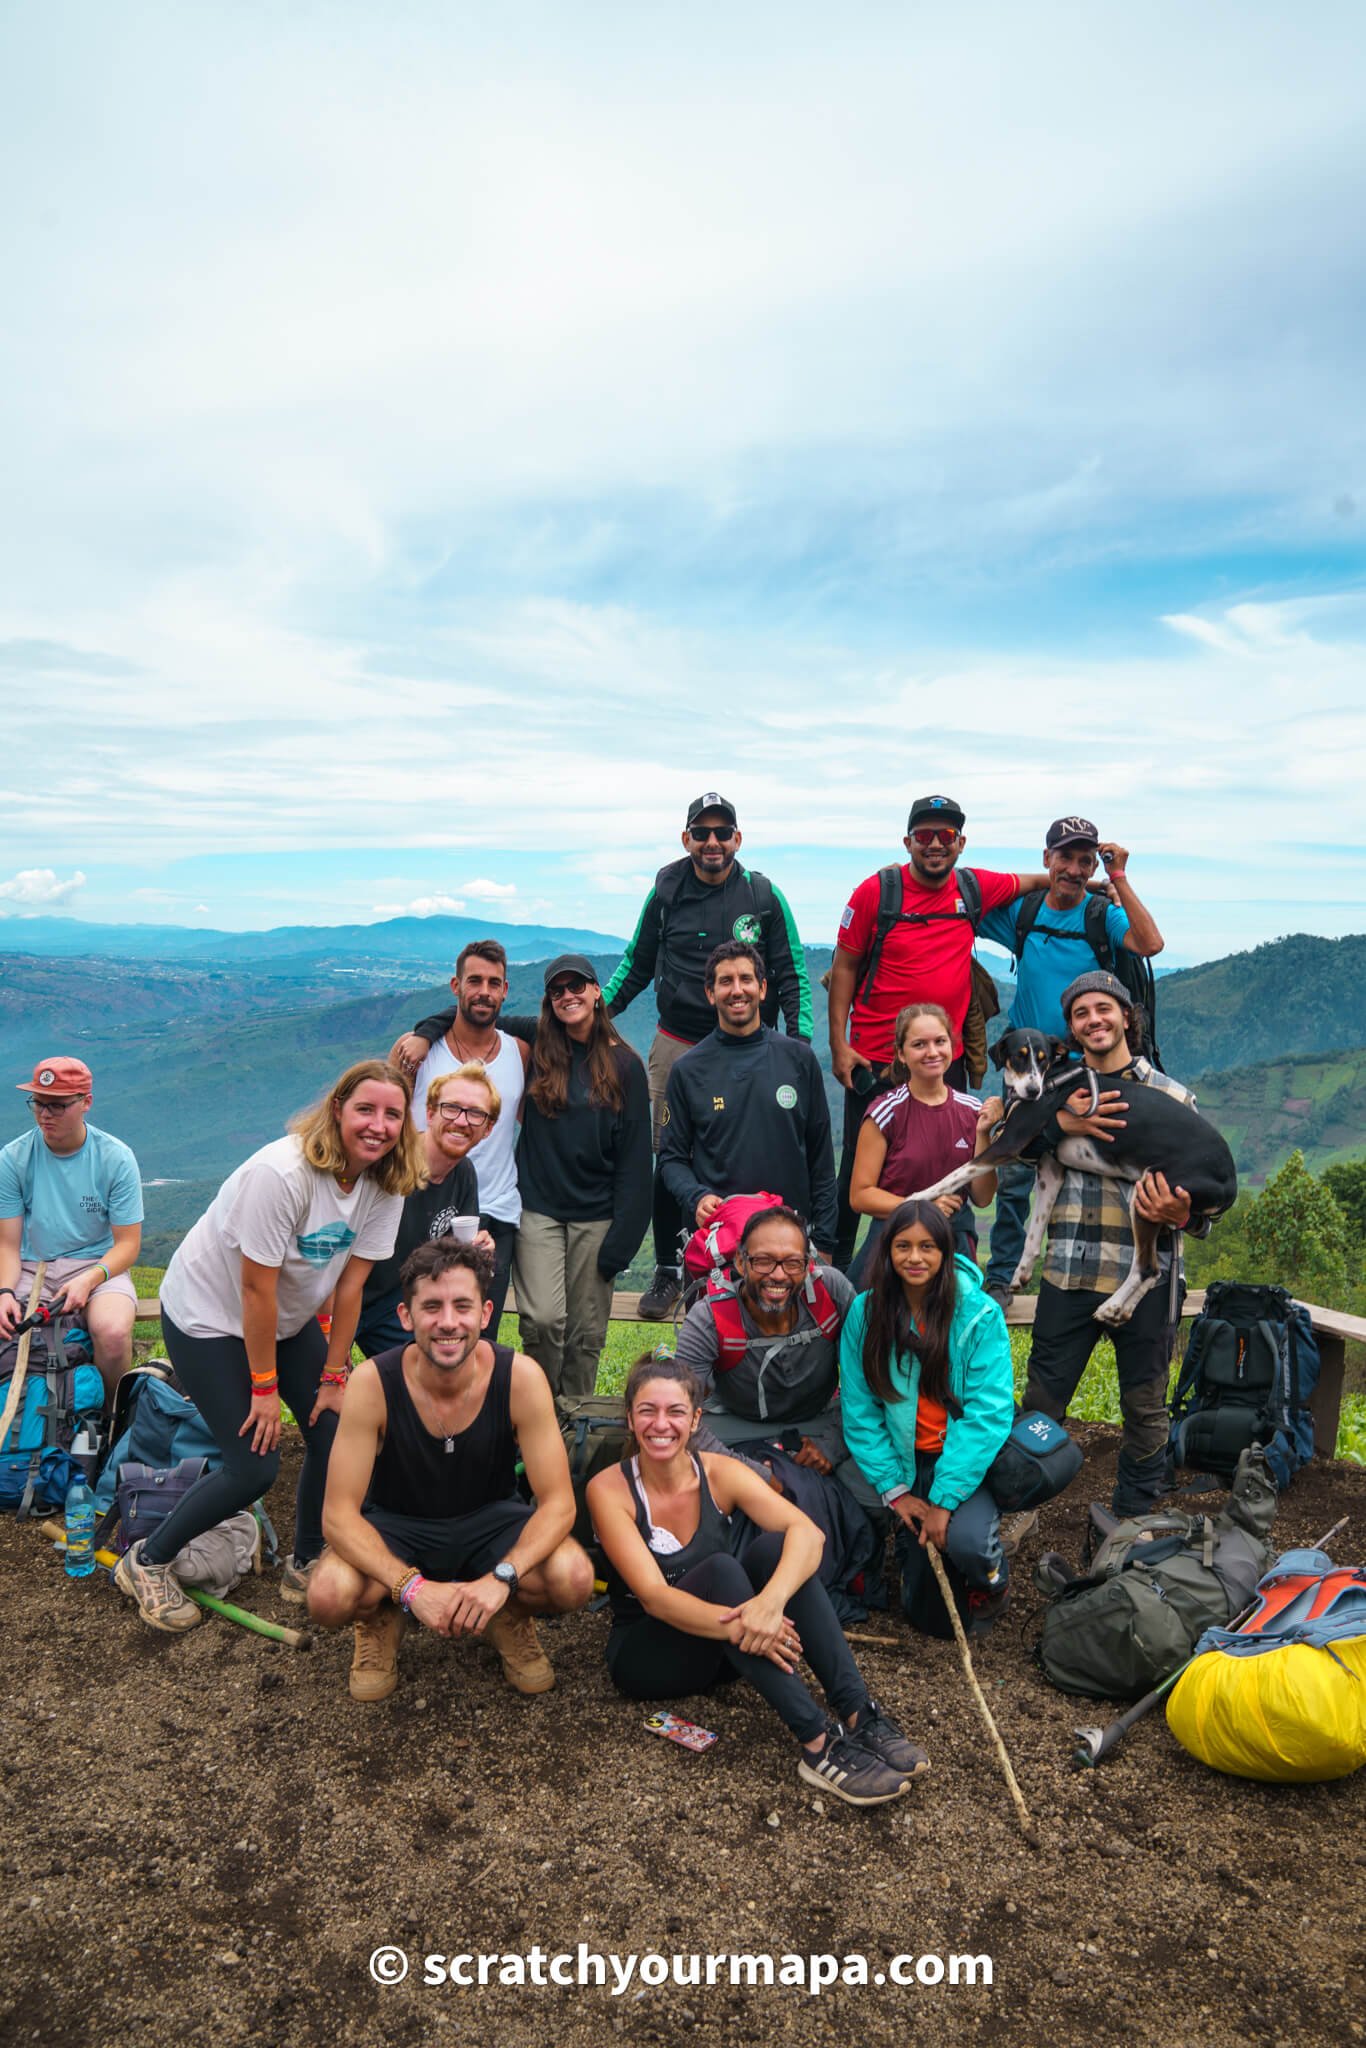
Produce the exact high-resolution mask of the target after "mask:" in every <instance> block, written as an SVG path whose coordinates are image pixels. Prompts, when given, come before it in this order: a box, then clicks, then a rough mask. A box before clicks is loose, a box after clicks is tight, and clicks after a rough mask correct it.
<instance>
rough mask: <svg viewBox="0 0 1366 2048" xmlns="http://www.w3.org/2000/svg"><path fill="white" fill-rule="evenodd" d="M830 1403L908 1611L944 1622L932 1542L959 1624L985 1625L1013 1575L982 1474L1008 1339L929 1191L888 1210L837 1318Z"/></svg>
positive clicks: (1002, 1414)
mask: <svg viewBox="0 0 1366 2048" xmlns="http://www.w3.org/2000/svg"><path fill="white" fill-rule="evenodd" d="M840 1406H841V1412H842V1416H843V1423H844V1438H845V1442H846V1444H847V1445H848V1447H849V1450H850V1452H851V1453H852V1454H853V1457H854V1458H855V1460H856V1461H857V1463H858V1465H859V1467H860V1469H861V1470H862V1472H863V1474H864V1476H865V1478H866V1479H867V1480H868V1481H869V1483H870V1484H871V1485H873V1486H875V1487H876V1488H877V1490H878V1492H879V1493H880V1494H881V1496H882V1498H883V1501H884V1502H885V1503H886V1505H887V1507H888V1508H889V1509H890V1510H891V1512H892V1514H893V1515H894V1516H895V1517H896V1523H897V1529H896V1542H897V1555H898V1558H899V1560H900V1564H901V1597H902V1603H903V1605H904V1607H905V1609H906V1613H907V1616H908V1618H909V1619H910V1620H912V1621H913V1622H914V1623H915V1624H916V1625H917V1626H919V1627H926V1626H927V1625H928V1626H929V1628H930V1630H931V1632H933V1633H936V1634H943V1633H947V1626H946V1624H947V1617H945V1616H943V1615H942V1612H941V1611H939V1610H940V1603H939V1602H938V1601H937V1600H936V1599H935V1598H934V1597H933V1588H932V1584H929V1583H927V1582H928V1580H929V1574H928V1572H927V1570H926V1566H925V1560H924V1557H923V1556H922V1554H921V1553H922V1552H923V1550H924V1548H925V1546H926V1545H927V1544H930V1543H932V1544H933V1545H934V1547H935V1549H936V1550H938V1551H940V1552H942V1553H943V1555H944V1557H945V1560H946V1562H947V1564H948V1567H949V1578H950V1583H952V1584H953V1585H954V1588H955V1591H956V1592H959V1593H960V1594H961V1593H962V1592H963V1591H964V1590H966V1595H967V1601H966V1604H967V1610H968V1626H969V1629H970V1630H972V1631H975V1632H977V1633H980V1632H981V1631H982V1630H984V1629H986V1628H989V1627H990V1626H991V1623H992V1622H993V1621H994V1620H995V1619H996V1617H997V1615H998V1614H999V1613H1000V1612H1001V1611H1002V1609H1003V1608H1004V1606H1005V1604H1006V1599H1007V1579H1008V1576H1009V1571H1008V1567H1007V1565H1006V1561H1005V1557H1004V1556H1003V1554H1002V1550H1001V1529H1000V1516H999V1514H998V1513H997V1508H996V1503H995V1501H994V1500H993V1499H992V1496H991V1494H990V1492H989V1491H988V1490H987V1487H986V1485H985V1480H986V1475H987V1471H988V1468H989V1467H990V1465H991V1463H992V1460H993V1459H994V1458H995V1457H996V1454H997V1453H998V1451H999V1450H1000V1449H1001V1447H1002V1445H1003V1444H1004V1443H1005V1440H1006V1438H1007V1436H1008V1435H1009V1434H1010V1428H1011V1424H1012V1423H1013V1421H1014V1419H1015V1399H1014V1382H1013V1377H1012V1372H1011V1362H1010V1338H1009V1335H1008V1334H1007V1331H1006V1322H1005V1317H1004V1315H1003V1314H1002V1313H1001V1310H1000V1308H999V1307H998V1306H997V1304H996V1303H995V1302H994V1301H993V1300H992V1299H991V1297H990V1296H989V1295H987V1294H986V1293H984V1292H983V1288H982V1277H981V1274H980V1272H979V1271H978V1269H977V1267H976V1265H975V1264H974V1263H973V1262H972V1261H971V1260H970V1259H965V1258H955V1256H954V1246H953V1233H952V1230H951V1229H950V1226H949V1224H948V1222H947V1220H946V1219H945V1217H944V1216H942V1215H941V1214H940V1212H939V1210H938V1209H937V1208H936V1207H935V1206H934V1204H933V1203H932V1202H917V1201H908V1202H903V1203H902V1204H901V1207H900V1208H899V1209H897V1210H896V1211H895V1213H894V1214H893V1215H892V1216H890V1217H889V1218H888V1220H887V1228H886V1231H885V1233H884V1235H883V1237H882V1239H881V1242H880V1243H879V1245H878V1247H877V1250H876V1252H875V1254H874V1258H873V1265H872V1272H871V1278H870V1285H869V1288H868V1291H867V1293H866V1294H861V1295H859V1297H858V1299H857V1300H856V1301H855V1302H854V1304H853V1306H852V1307H851V1309H850V1311H849V1314H848V1316H847V1317H846V1319H845V1324H844V1334H843V1337H842V1339H841V1343H840Z"/></svg>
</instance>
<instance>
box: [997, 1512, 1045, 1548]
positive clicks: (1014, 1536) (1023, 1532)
mask: <svg viewBox="0 0 1366 2048" xmlns="http://www.w3.org/2000/svg"><path fill="white" fill-rule="evenodd" d="M1038 1526H1039V1510H1038V1509H1037V1508H1023V1509H1022V1510H1021V1511H1020V1513H1019V1514H1017V1515H1002V1517H1001V1550H1002V1553H1003V1555H1004V1556H1006V1557H1014V1555H1015V1553H1016V1551H1017V1550H1018V1549H1019V1547H1020V1545H1021V1544H1022V1543H1023V1542H1024V1540H1025V1537H1026V1536H1032V1535H1033V1534H1034V1531H1035V1530H1036V1529H1037V1528H1038Z"/></svg>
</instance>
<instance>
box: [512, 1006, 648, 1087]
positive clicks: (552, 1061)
mask: <svg viewBox="0 0 1366 2048" xmlns="http://www.w3.org/2000/svg"><path fill="white" fill-rule="evenodd" d="M622 1052H625V1053H627V1054H628V1055H629V1057H630V1058H631V1059H635V1058H636V1057H637V1055H636V1054H635V1053H634V1052H632V1050H631V1048H630V1046H629V1045H627V1044H626V1041H625V1040H624V1039H623V1038H622V1036H621V1034H620V1033H619V1032H618V1030H617V1028H616V1026H615V1025H614V1024H613V1022H612V1020H611V1018H610V1017H609V1016H608V1014H607V1006H606V1004H605V1003H604V1002H603V1000H602V990H601V989H599V990H598V996H597V1001H596V1002H595V1003H594V1005H593V1022H592V1025H591V1027H590V1029H589V1033H588V1100H589V1101H590V1102H591V1103H592V1104H593V1106H594V1107H595V1108H596V1109H613V1110H616V1109H620V1108H621V1106H622V1104H623V1103H624V1102H625V1100H626V1090H625V1088H624V1087H623V1085H622V1079H621V1067H620V1064H619V1061H620V1055H621V1053H622ZM573 1057H574V1040H573V1039H572V1038H571V1037H570V1036H569V1033H568V1032H567V1031H566V1030H565V1028H564V1026H563V1024H561V1022H560V1020H559V1018H558V1017H557V1016H556V1015H555V1006H554V1004H553V1003H552V1002H551V1000H550V997H549V996H543V997H542V999H541V1018H540V1022H539V1023H538V1024H537V1026H536V1049H535V1051H534V1052H533V1053H532V1055H531V1086H530V1088H529V1089H528V1090H527V1093H528V1094H529V1095H530V1097H531V1099H532V1101H533V1102H534V1103H535V1105H536V1107H537V1109H539V1110H540V1112H541V1115H542V1116H558V1115H559V1114H560V1111H561V1110H562V1109H563V1108H564V1106H565V1103H566V1102H567V1101H568V1099H569V1068H570V1063H571V1061H572V1060H573Z"/></svg>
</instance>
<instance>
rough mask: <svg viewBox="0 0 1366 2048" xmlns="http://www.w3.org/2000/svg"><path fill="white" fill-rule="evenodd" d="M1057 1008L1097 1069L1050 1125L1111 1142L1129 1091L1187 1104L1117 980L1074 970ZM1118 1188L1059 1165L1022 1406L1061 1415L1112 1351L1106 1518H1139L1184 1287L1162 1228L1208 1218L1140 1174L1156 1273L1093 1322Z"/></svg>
mask: <svg viewBox="0 0 1366 2048" xmlns="http://www.w3.org/2000/svg"><path fill="white" fill-rule="evenodd" d="M1061 1001H1062V1013H1063V1017H1064V1019H1065V1021H1066V1023H1067V1027H1068V1032H1069V1035H1070V1037H1071V1040H1072V1042H1073V1044H1075V1045H1076V1046H1078V1047H1079V1048H1080V1051H1081V1056H1082V1059H1083V1061H1084V1063H1085V1065H1086V1066H1087V1067H1089V1068H1091V1069H1092V1071H1093V1072H1094V1073H1096V1074H1098V1075H1103V1076H1104V1077H1105V1082H1106V1086H1105V1087H1104V1088H1103V1090H1102V1092H1101V1094H1100V1097H1099V1100H1098V1102H1097V1104H1096V1108H1095V1110H1094V1112H1092V1113H1090V1114H1087V1113H1084V1112H1086V1111H1087V1108H1088V1105H1089V1103H1090V1100H1091V1097H1090V1090H1089V1088H1081V1089H1078V1090H1077V1091H1076V1092H1075V1093H1073V1094H1072V1095H1070V1096H1069V1097H1068V1106H1067V1108H1066V1109H1063V1110H1060V1111H1059V1112H1058V1116H1057V1119H1056V1123H1057V1127H1058V1129H1059V1130H1061V1131H1062V1132H1063V1133H1065V1134H1068V1135H1076V1136H1085V1137H1089V1138H1092V1139H1093V1140H1095V1141H1096V1142H1097V1143H1100V1144H1106V1143H1113V1142H1114V1133H1115V1132H1116V1131H1120V1130H1123V1128H1124V1122H1125V1118H1124V1112H1125V1110H1126V1109H1127V1108H1128V1102H1127V1100H1126V1094H1127V1091H1128V1090H1129V1089H1131V1088H1157V1089H1160V1090H1162V1091H1163V1092H1164V1093H1165V1094H1168V1095H1174V1096H1176V1097H1177V1098H1178V1099H1179V1100H1180V1101H1182V1102H1185V1103H1188V1104H1190V1106H1191V1107H1192V1108H1194V1106H1195V1098H1194V1096H1193V1095H1192V1094H1191V1093H1190V1091H1189V1089H1186V1088H1183V1087H1182V1086H1181V1085H1180V1083H1179V1082H1177V1081H1173V1080H1172V1079H1171V1078H1170V1076H1169V1075H1167V1074H1164V1073H1162V1072H1160V1070H1159V1069H1158V1068H1156V1067H1154V1066H1153V1065H1152V1064H1151V1063H1150V1062H1149V1061H1148V1060H1146V1059H1144V1058H1143V1056H1142V1052H1141V1049H1140V1042H1139V1041H1140V1036H1141V1029H1140V1027H1141V1012H1140V1013H1137V1014H1136V1013H1135V1010H1134V1007H1133V1001H1132V998H1131V997H1130V995H1129V993H1128V991H1127V990H1126V988H1125V986H1124V984H1123V982H1122V981H1119V980H1118V979H1117V978H1116V976H1114V975H1113V974H1106V973H1105V972H1104V971H1103V970H1102V969H1100V968H1096V969H1093V970H1092V971H1090V972H1088V973H1086V974H1079V975H1078V976H1077V977H1076V979H1075V980H1074V981H1072V982H1070V983H1069V985H1068V986H1067V988H1065V989H1064V990H1063V993H1062V999H1061ZM1128 1194H1129V1187H1128V1184H1127V1183H1125V1182H1123V1181H1119V1180H1112V1179H1107V1178H1105V1177H1103V1176H1102V1175H1100V1174H1095V1173H1084V1172H1081V1171H1079V1170H1078V1169H1076V1168H1075V1167H1069V1168H1068V1169H1067V1170H1066V1173H1065V1175H1064V1178H1063V1182H1062V1188H1061V1191H1060V1192H1059V1195H1058V1198H1057V1201H1056V1202H1055V1204H1054V1206H1053V1211H1052V1214H1051V1216H1050V1218H1049V1223H1048V1249H1047V1253H1046V1255H1045V1260H1044V1268H1043V1279H1042V1282H1041V1284H1040V1287H1039V1298H1038V1303H1037V1306H1036V1309H1035V1315H1034V1334H1033V1344H1032V1348H1031V1350H1030V1354H1029V1380H1028V1384H1027V1385H1026V1387H1025V1393H1024V1406H1025V1408H1026V1409H1029V1408H1041V1409H1042V1410H1043V1412H1044V1414H1045V1415H1051V1416H1053V1417H1054V1419H1055V1420H1056V1421H1059V1422H1061V1421H1062V1419H1063V1417H1064V1416H1065V1415H1066V1413H1067V1404H1068V1402H1069V1401H1070V1400H1071V1398H1072V1396H1073V1394H1074V1393H1075V1392H1076V1389H1077V1383H1078V1381H1079V1380H1080V1379H1081V1376H1082V1373H1083V1372H1084V1371H1085V1370H1086V1365H1087V1362H1088V1360H1089V1359H1090V1356H1091V1353H1092V1352H1093V1351H1094V1349H1095V1347H1096V1344H1097V1343H1098V1342H1099V1340H1100V1338H1101V1337H1102V1336H1107V1335H1108V1336H1109V1337H1110V1338H1111V1339H1112V1340H1113V1343H1114V1347H1115V1363H1116V1366H1117V1369H1118V1377H1119V1401H1120V1412H1121V1415H1122V1417H1123V1424H1124V1436H1123V1441H1122V1443H1121V1445H1120V1452H1119V1472H1118V1476H1117V1478H1116V1482H1115V1490H1114V1498H1113V1502H1112V1505H1113V1507H1114V1511H1115V1513H1116V1514H1120V1515H1136V1514H1146V1513H1148V1511H1149V1510H1150V1509H1151V1507H1152V1505H1153V1502H1154V1501H1155V1500H1157V1499H1159V1498H1160V1497H1161V1495H1162V1494H1163V1493H1165V1492H1166V1490H1167V1487H1168V1484H1169V1481H1170V1471H1169V1464H1168V1458H1167V1428H1168V1418H1167V1377H1168V1368H1169V1366H1170V1363H1171V1356H1172V1349H1173V1345H1174V1343H1175V1338H1176V1330H1177V1325H1178V1323H1179V1321H1180V1316H1181V1300H1182V1296H1183V1295H1184V1292H1185V1287H1184V1283H1183V1281H1182V1278H1181V1258H1180V1250H1179V1244H1178V1241H1177V1239H1176V1237H1175V1236H1174V1235H1173V1233H1177V1232H1180V1231H1182V1230H1186V1229H1189V1230H1190V1232H1191V1234H1192V1236H1197V1237H1199V1236H1204V1235H1205V1234H1206V1233H1207V1232H1208V1230H1209V1228H1210V1224H1209V1219H1208V1217H1202V1218H1200V1219H1197V1221H1196V1222H1194V1223H1192V1221H1191V1200H1190V1196H1189V1195H1188V1194H1187V1192H1186V1190H1185V1189H1184V1188H1183V1187H1180V1186H1177V1187H1171V1186H1169V1185H1168V1183H1167V1181H1166V1179H1165V1177H1164V1176H1163V1175H1162V1174H1160V1173H1145V1174H1144V1175H1143V1177H1142V1179H1141V1180H1140V1181H1139V1182H1138V1184H1137V1189H1136V1192H1135V1194H1134V1204H1135V1207H1136V1208H1137V1210H1138V1212H1139V1214H1140V1215H1141V1216H1143V1217H1145V1218H1146V1219H1147V1220H1148V1221H1149V1222H1150V1223H1155V1224H1159V1225H1162V1226H1163V1232H1162V1236H1161V1238H1160V1239H1159V1260H1160V1264H1161V1267H1162V1275H1163V1277H1162V1279H1161V1280H1160V1281H1159V1283H1158V1284H1157V1286H1155V1287H1154V1288H1153V1289H1152V1290H1151V1291H1150V1292H1149V1293H1148V1294H1146V1295H1144V1297H1143V1298H1142V1300H1141V1301H1140V1302H1139V1303H1138V1305H1137V1307H1136V1308H1135V1310H1134V1313H1133V1315H1132V1316H1131V1317H1130V1318H1129V1320H1128V1321H1127V1322H1125V1323H1120V1324H1118V1325H1117V1326H1115V1327H1114V1328H1113V1329H1109V1330H1107V1329H1105V1328H1104V1327H1103V1326H1102V1325H1101V1324H1099V1323H1098V1322H1096V1320H1095V1316H1096V1311H1097V1310H1098V1309H1099V1308H1101V1307H1102V1306H1103V1305H1104V1303H1105V1302H1106V1301H1107V1300H1108V1299H1109V1297H1110V1296H1111V1295H1112V1294H1113V1293H1114V1292H1115V1290H1116V1289H1117V1288H1118V1287H1119V1285H1120V1283H1121V1282H1122V1281H1123V1280H1124V1279H1125V1278H1126V1276H1127V1275H1128V1272H1129V1269H1130V1266H1131V1265H1132V1263H1133V1258H1134V1239H1133V1231H1132V1229H1131V1227H1130V1221H1129V1205H1128Z"/></svg>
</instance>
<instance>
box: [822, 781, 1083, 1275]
mask: <svg viewBox="0 0 1366 2048" xmlns="http://www.w3.org/2000/svg"><path fill="white" fill-rule="evenodd" d="M966 822H967V820H966V818H965V816H964V813H963V811H962V810H961V809H960V808H959V806H958V805H957V804H956V803H955V802H954V801H953V799H952V797H947V796H922V797H917V798H916V800H915V802H914V803H913V804H912V805H911V812H910V816H909V818H908V819H907V821H906V837H905V839H904V840H903V841H902V844H903V845H904V846H905V848H906V852H907V854H908V855H909V860H908V861H907V863H906V864H905V865H897V866H893V867H890V868H884V869H882V870H881V871H880V872H879V873H878V874H876V875H870V876H869V877H868V879H867V880H866V881H864V882H860V883H859V885H858V887H857V889H855V891H854V893H853V895H852V896H851V897H850V899H849V901H848V903H847V904H846V905H845V909H844V915H843V916H842V917H841V919H840V928H839V932H838V934H837V936H836V941H835V957H834V959H833V960H832V961H831V963H830V1062H831V1066H832V1068H833V1070H834V1074H835V1079H836V1080H837V1081H838V1082H839V1083H840V1085H841V1086H842V1087H843V1089H844V1091H845V1096H844V1138H843V1154H842V1157H841V1160H840V1178H839V1227H838V1233H837V1236H836V1240H835V1262H836V1264H837V1265H838V1266H840V1267H841V1268H842V1269H844V1268H847V1267H848V1265H849V1262H850V1260H851V1259H852V1257H853V1253H854V1241H855V1239H856V1238H857V1236H858V1224H859V1219H858V1217H857V1216H856V1215H855V1213H854V1211H853V1210H852V1209H851V1208H850V1206H849V1183H850V1180H851V1177H852V1175H853V1170H854V1150H855V1147H856V1145H857V1143H858V1133H859V1125H860V1124H861V1123H862V1121H863V1118H864V1115H865V1113H866V1111H867V1108H868V1103H869V1099H870V1097H871V1096H873V1095H875V1094H878V1093H880V1092H881V1090H882V1089H883V1088H884V1087H885V1086H886V1085H887V1083H888V1081H889V1079H890V1077H891V1070H892V1063H893V1061H894V1060H895V1058H896V1020H897V1017H898V1015H899V1014H900V1012H901V1010H902V1009H903V1008H904V1006H905V1005H906V1004H907V1003H908V1002H911V1001H912V1000H914V1001H915V1002H927V1003H938V1004H939V1005H940V1007H941V1008H942V1009H944V1010H945V1011H946V1012H947V1014H948V1018H949V1022H950V1024H951V1026H952V1029H953V1054H954V1058H953V1064H952V1066H951V1067H950V1068H949V1069H948V1072H947V1073H946V1074H945V1076H944V1079H945V1081H946V1082H947V1083H948V1085H949V1087H950V1088H964V1089H965V1088H966V1087H967V1085H968V1076H967V1071H966V1068H965V1067H964V1065H963V1057H962V1055H963V1020H964V1018H965V1017H966V1015H967V1011H968V1003H969V1001H970V999H971V995H972V950H973V942H974V940H975V938H976V933H977V927H978V925H979V923H980V921H981V917H982V914H983V912H984V911H989V910H995V909H997V908H998V907H999V906H1000V905H1001V904H1004V903H1011V902H1013V901H1014V899H1015V898H1016V897H1017V896H1019V895H1021V894H1023V892H1024V891H1025V890H1026V889H1036V888H1046V887H1047V885H1048V876H1047V875H1046V874H1044V873H1039V874H1028V875H1009V874H999V873H995V872H993V871H992V870H991V869H988V868H972V869H969V870H966V871H964V872H962V873H959V874H958V875H955V872H954V870H955V869H956V868H957V866H958V858H959V855H960V854H961V853H962V851H963V847H964V845H965V843H966V842H965V838H964V833H963V827H964V825H965V824H966Z"/></svg>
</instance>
